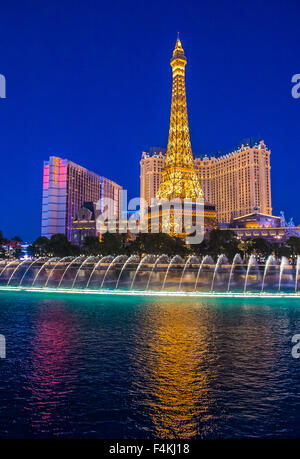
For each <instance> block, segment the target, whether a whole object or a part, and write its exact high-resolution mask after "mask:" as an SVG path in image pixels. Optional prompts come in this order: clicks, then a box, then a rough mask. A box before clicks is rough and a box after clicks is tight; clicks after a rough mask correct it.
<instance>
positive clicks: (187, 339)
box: [0, 292, 300, 439]
mask: <svg viewBox="0 0 300 459" xmlns="http://www.w3.org/2000/svg"><path fill="white" fill-rule="evenodd" d="M297 333H300V300H297V299H294V300H283V299H273V300H272V299H246V298H245V299H213V298H210V299H207V300H205V299H202V298H198V299H195V298H194V299H189V298H186V299H185V298H178V299H176V298H172V299H170V298H163V297H152V298H149V297H148V298H143V297H141V296H135V297H128V296H117V297H114V296H113V295H109V296H100V295H95V296H94V295H87V296H86V295H80V294H79V295H61V296H58V295H57V294H52V295H51V294H38V293H3V292H2V293H0V334H2V335H4V336H5V338H6V345H7V349H6V353H7V357H6V359H0V400H1V404H0V437H1V438H11V437H13V438H15V437H18V438H19V437H22V438H24V437H25V438H33V437H34V438H41V437H57V438H185V439H189V438H235V437H239V438H240V437H242V438H246V437H258V438H261V437H263V438H268V437H277V438H285V437H297V436H298V437H300V359H294V358H293V357H292V354H291V349H292V346H293V345H292V343H291V339H292V336H293V335H294V334H297Z"/></svg>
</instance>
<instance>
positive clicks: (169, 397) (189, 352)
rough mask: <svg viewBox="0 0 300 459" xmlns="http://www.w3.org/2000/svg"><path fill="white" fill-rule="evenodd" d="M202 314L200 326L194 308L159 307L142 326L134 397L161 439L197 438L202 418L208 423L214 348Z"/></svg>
mask: <svg viewBox="0 0 300 459" xmlns="http://www.w3.org/2000/svg"><path fill="white" fill-rule="evenodd" d="M202 312H203V319H204V320H202V321H199V316H198V315H197V307H195V306H193V305H187V306H184V305H182V304H174V303H172V304H171V303H170V304H166V303H156V304H155V305H153V304H152V306H151V308H148V310H147V312H146V311H145V316H144V320H143V322H142V323H140V334H139V335H138V337H137V343H136V353H135V355H133V356H132V357H133V361H134V364H133V367H134V378H135V379H134V383H133V384H134V387H133V392H134V394H135V398H136V399H137V400H136V402H137V403H139V404H142V406H144V409H143V413H142V415H143V416H144V417H145V418H147V416H149V417H150V419H151V420H152V423H153V434H154V436H155V437H157V438H192V437H195V436H196V435H197V432H198V427H199V418H200V419H203V420H206V421H208V420H209V415H208V407H209V405H210V403H212V400H211V395H210V394H209V384H210V382H211V381H212V379H213V372H214V364H213V362H212V358H211V357H212V354H211V353H210V348H211V346H213V343H212V339H211V333H210V331H209V329H208V325H209V322H208V321H207V319H206V318H205V316H207V311H206V310H205V308H203V311H202ZM138 399H139V400H138ZM148 422H149V421H148Z"/></svg>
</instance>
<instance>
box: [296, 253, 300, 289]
mask: <svg viewBox="0 0 300 459" xmlns="http://www.w3.org/2000/svg"><path fill="white" fill-rule="evenodd" d="M299 273H300V255H297V263H296V279H295V293H297V291H298V279H299Z"/></svg>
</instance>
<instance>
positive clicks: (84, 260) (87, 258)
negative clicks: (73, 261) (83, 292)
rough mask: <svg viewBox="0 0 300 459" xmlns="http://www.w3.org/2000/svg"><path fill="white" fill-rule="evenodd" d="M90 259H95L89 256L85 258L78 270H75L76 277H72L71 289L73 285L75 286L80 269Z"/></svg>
mask: <svg viewBox="0 0 300 459" xmlns="http://www.w3.org/2000/svg"><path fill="white" fill-rule="evenodd" d="M91 258H95V257H94V256H93V255H91V256H90V257H87V258H86V259H85V260H84V261H83V262H82V263H81V265H80V266H79V268H78V269H77V272H76V275H75V277H74V280H73V284H72V287H71V288H74V285H75V282H76V279H77V277H78V275H79V271H80V270H81V268H82V267H83V266H84V265H85V264H86V263H87V262H88V261H89V260H90V259H91Z"/></svg>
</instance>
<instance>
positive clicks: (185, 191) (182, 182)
mask: <svg viewBox="0 0 300 459" xmlns="http://www.w3.org/2000/svg"><path fill="white" fill-rule="evenodd" d="M170 64H171V67H172V73H173V86H172V104H171V117H170V129H169V140H168V148H167V156H166V163H165V168H164V170H163V171H162V177H161V182H160V185H159V189H158V193H157V196H156V197H157V199H158V200H159V201H160V200H162V199H169V200H170V199H176V198H177V199H178V198H179V199H182V200H183V199H191V200H195V199H199V198H203V191H202V189H201V186H200V182H199V179H198V176H197V173H196V170H195V166H194V159H193V154H192V148H191V141H190V132H189V123H188V114H187V103H186V92H185V66H186V64H187V59H186V57H185V55H184V51H183V48H182V45H181V41H180V40H179V37H178V38H177V41H176V45H175V49H174V51H173V57H172V59H171V62H170Z"/></svg>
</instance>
